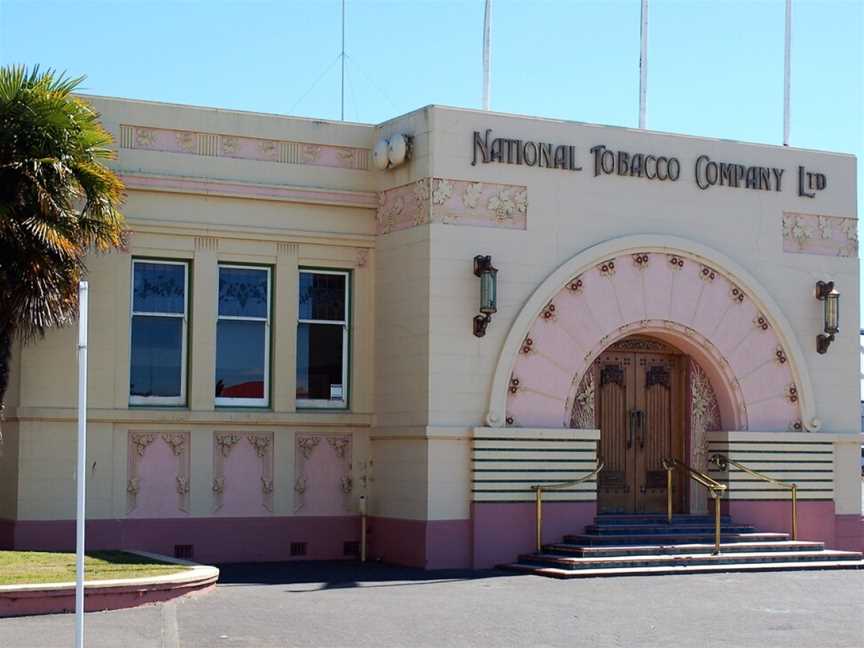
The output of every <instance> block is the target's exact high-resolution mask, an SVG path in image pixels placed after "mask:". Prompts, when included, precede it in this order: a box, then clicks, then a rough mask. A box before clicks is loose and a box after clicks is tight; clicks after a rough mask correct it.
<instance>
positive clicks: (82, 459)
mask: <svg viewBox="0 0 864 648" xmlns="http://www.w3.org/2000/svg"><path fill="white" fill-rule="evenodd" d="M87 294H88V288H87V282H86V281H82V282H80V283H79V284H78V313H79V314H78V467H77V469H76V471H75V481H76V487H77V495H76V509H77V510H76V513H75V535H76V538H75V648H84V498H85V488H84V482H85V481H86V477H87V468H86V465H87Z"/></svg>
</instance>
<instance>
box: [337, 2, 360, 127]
mask: <svg viewBox="0 0 864 648" xmlns="http://www.w3.org/2000/svg"><path fill="white" fill-rule="evenodd" d="M340 56H341V57H342V113H341V114H342V116H341V117H340V119H341V120H342V121H345V0H342V54H340ZM354 109H355V110H356V109H357V104H356V102H355V104H354Z"/></svg>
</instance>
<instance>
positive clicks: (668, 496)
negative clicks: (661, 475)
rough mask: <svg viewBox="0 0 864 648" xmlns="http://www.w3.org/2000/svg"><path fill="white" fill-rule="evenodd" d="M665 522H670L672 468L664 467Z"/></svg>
mask: <svg viewBox="0 0 864 648" xmlns="http://www.w3.org/2000/svg"><path fill="white" fill-rule="evenodd" d="M666 522H667V523H668V524H672V469H671V468H667V469H666Z"/></svg>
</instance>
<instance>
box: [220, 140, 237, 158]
mask: <svg viewBox="0 0 864 648" xmlns="http://www.w3.org/2000/svg"><path fill="white" fill-rule="evenodd" d="M239 145H240V143H239V142H238V141H237V138H236V137H230V136H227V135H223V136H222V154H223V155H234V154H235V153H236V152H237V149H238V148H239Z"/></svg>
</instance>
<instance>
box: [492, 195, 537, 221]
mask: <svg viewBox="0 0 864 648" xmlns="http://www.w3.org/2000/svg"><path fill="white" fill-rule="evenodd" d="M486 206H487V208H488V209H489V211H491V212H494V213H495V219H496V220H497V221H498V222H499V223H501V222H503V221H507V220H513V218H514V217H515V216H516V215H517V214H524V213H525V212H526V211H527V210H528V192H527V190H525V189H522V190H519V189H516V188H515V187H509V188H507V189H501V190H500V191H498V192H497V193H494V194H492V195H491V196H489V202H488V203H487V205H486Z"/></svg>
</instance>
